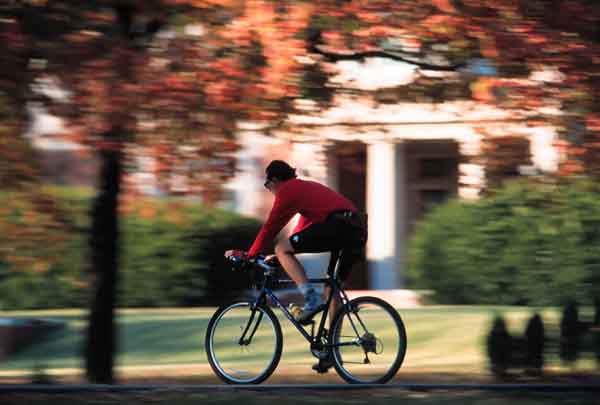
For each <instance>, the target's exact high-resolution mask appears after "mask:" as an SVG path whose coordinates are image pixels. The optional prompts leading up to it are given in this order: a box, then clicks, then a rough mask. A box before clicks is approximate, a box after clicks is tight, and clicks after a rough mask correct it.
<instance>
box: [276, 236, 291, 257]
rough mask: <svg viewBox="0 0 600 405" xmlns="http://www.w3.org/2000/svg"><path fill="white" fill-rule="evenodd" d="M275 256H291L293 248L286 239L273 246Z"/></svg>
mask: <svg viewBox="0 0 600 405" xmlns="http://www.w3.org/2000/svg"><path fill="white" fill-rule="evenodd" d="M275 254H276V255H278V256H279V255H293V254H294V248H293V247H292V245H291V244H290V242H289V241H288V240H287V239H284V240H280V241H279V242H277V244H276V245H275Z"/></svg>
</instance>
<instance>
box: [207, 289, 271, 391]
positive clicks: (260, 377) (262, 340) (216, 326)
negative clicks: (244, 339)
mask: <svg viewBox="0 0 600 405" xmlns="http://www.w3.org/2000/svg"><path fill="white" fill-rule="evenodd" d="M252 305H254V303H253V302H252V301H248V300H236V301H233V302H230V303H228V304H225V305H222V306H221V307H219V308H218V309H217V310H216V311H215V313H214V314H213V316H212V318H211V319H210V322H209V323H208V327H207V329H206V336H205V349H206V355H207V357H208V362H209V364H210V366H211V368H212V370H213V372H214V373H215V374H216V375H217V376H218V377H219V378H220V379H221V380H222V381H224V382H226V383H228V384H260V383H261V382H263V381H265V380H266V379H267V378H269V376H270V375H271V374H273V372H274V371H275V369H276V368H277V365H278V364H279V360H280V359H281V352H282V349H283V336H282V333H281V326H280V324H279V321H278V320H277V317H276V316H275V314H274V313H273V311H272V310H271V309H270V308H269V307H266V306H262V305H261V306H258V307H257V311H256V312H255V314H254V318H255V319H253V321H252V322H257V323H258V325H257V326H256V329H255V330H256V332H257V334H255V335H254V336H253V338H252V342H251V343H250V344H248V345H243V344H240V342H239V338H240V335H241V333H234V331H239V330H244V328H246V327H247V325H248V320H249V319H250V316H251V315H252V310H251V308H252ZM234 310H235V313H234V315H237V318H239V319H236V318H235V316H234V317H233V318H232V319H231V321H230V322H226V323H224V322H223V320H224V319H225V318H226V317H228V319H229V316H230V315H231V313H233V312H234ZM238 310H239V311H238ZM246 314H247V316H246ZM260 314H262V316H260ZM257 316H260V319H258V318H257ZM265 316H266V319H267V320H269V323H270V326H271V328H270V331H271V332H272V334H273V335H272V336H269V334H270V333H271V332H270V331H269V328H265V329H260V330H259V329H258V328H259V327H261V324H262V323H265V322H264V321H265ZM253 325H254V324H252V325H251V326H250V329H252V328H253V327H254V326H253ZM267 326H268V325H267ZM217 332H219V335H218V336H219V339H221V332H223V334H224V338H223V340H224V342H225V343H222V342H221V341H219V342H216V341H215V337H216V333H217ZM225 337H226V338H225ZM217 346H219V347H218V348H219V350H220V349H221V348H223V349H224V352H223V354H219V355H217V353H216V349H217ZM229 349H231V352H230V351H229ZM252 349H254V350H260V351H262V350H265V353H264V356H262V357H266V363H265V364H266V366H265V367H264V368H261V367H260V366H259V367H258V370H259V371H257V372H255V373H254V375H252V376H249V377H245V378H244V377H242V376H241V375H243V374H250V372H251V371H252V370H253V369H254V367H255V365H254V363H252V361H254V360H253V358H257V357H258V356H257V353H253V354H252V355H251V356H250V359H248V360H246V363H244V361H243V359H242V357H244V355H245V354H247V353H249V352H250V350H252ZM237 350H239V352H237ZM245 350H248V352H247V353H244V351H245ZM260 354H262V353H260ZM260 354H259V356H260ZM236 356H237V357H236ZM269 357H270V358H269ZM258 360H263V359H258ZM230 363H231V364H230ZM237 363H239V364H237ZM233 366H235V368H234V367H233ZM238 366H239V368H237V367H238ZM244 368H245V369H244Z"/></svg>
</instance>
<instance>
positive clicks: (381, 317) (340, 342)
mask: <svg viewBox="0 0 600 405" xmlns="http://www.w3.org/2000/svg"><path fill="white" fill-rule="evenodd" d="M330 333H331V335H330V336H331V340H330V341H331V342H332V344H333V348H332V355H333V360H334V366H335V369H336V371H337V373H338V374H339V375H340V377H342V378H343V379H344V380H346V381H347V382H349V383H353V384H383V383H386V382H387V381H389V380H390V379H391V378H392V377H394V375H396V373H397V372H398V369H399V368H400V366H401V365H402V362H403V361H404V356H405V354H406V346H407V340H406V331H405V329H404V323H403V322H402V318H400V315H398V312H396V310H395V309H394V308H393V307H392V306H391V305H389V304H388V303H387V302H385V301H383V300H381V299H379V298H375V297H359V298H356V299H353V300H352V301H350V303H349V307H348V306H346V307H342V308H340V311H339V312H338V313H337V315H336V317H335V319H334V321H333V324H332V327H331V332H330Z"/></svg>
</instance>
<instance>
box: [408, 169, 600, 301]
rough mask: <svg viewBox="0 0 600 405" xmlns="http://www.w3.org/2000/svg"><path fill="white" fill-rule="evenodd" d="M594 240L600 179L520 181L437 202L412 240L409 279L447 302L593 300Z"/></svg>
mask: <svg viewBox="0 0 600 405" xmlns="http://www.w3.org/2000/svg"><path fill="white" fill-rule="evenodd" d="M599 248H600V187H599V186H598V185H596V184H595V183H593V182H591V181H586V180H580V181H576V182H572V183H565V184H558V185H557V184H542V183H536V182H532V181H517V182H513V183H509V184H508V185H506V186H505V187H504V188H502V189H500V190H498V191H497V192H496V193H495V194H494V195H492V196H489V197H486V198H482V199H480V200H478V201H474V202H472V201H460V200H453V201H450V202H448V203H446V204H444V205H441V206H439V207H437V208H436V209H434V210H433V211H432V212H431V213H430V214H429V215H428V216H427V217H426V218H425V219H424V220H423V221H422V222H421V223H420V224H418V226H417V229H416V232H415V235H414V237H413V239H412V241H411V245H410V248H409V270H408V280H409V283H410V285H411V287H415V288H425V289H430V290H433V291H434V299H435V300H436V301H437V302H440V303H447V304H522V305H523V304H528V305H560V304H562V303H564V302H566V301H567V300H569V299H576V300H578V301H579V302H591V299H592V298H593V297H594V296H597V295H598V292H599V288H600V267H599V266H600V249H599Z"/></svg>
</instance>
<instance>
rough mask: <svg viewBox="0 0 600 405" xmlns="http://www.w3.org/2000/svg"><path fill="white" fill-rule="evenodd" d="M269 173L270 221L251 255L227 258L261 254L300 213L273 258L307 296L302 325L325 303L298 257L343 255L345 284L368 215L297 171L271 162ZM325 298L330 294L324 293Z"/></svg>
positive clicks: (358, 254) (362, 239) (231, 253)
mask: <svg viewBox="0 0 600 405" xmlns="http://www.w3.org/2000/svg"><path fill="white" fill-rule="evenodd" d="M265 173H266V181H265V183H264V186H265V187H266V188H267V189H268V190H269V191H270V192H271V193H273V194H274V195H275V201H274V202H273V207H272V208H271V212H270V214H269V216H268V218H267V221H266V222H265V223H264V224H263V226H262V228H261V230H260V232H259V233H258V235H257V237H256V239H255V241H254V243H253V244H252V247H251V248H250V250H249V251H248V252H247V253H246V252H243V251H240V250H228V251H227V252H225V256H226V257H230V256H246V257H249V258H252V257H255V256H257V255H258V254H260V253H263V252H264V251H265V249H266V248H267V246H268V245H269V243H271V241H273V239H274V238H275V237H276V236H277V234H278V233H279V232H280V231H281V229H282V228H283V227H284V226H285V225H286V224H287V223H288V222H289V221H290V219H292V217H293V216H294V215H295V214H297V213H299V214H300V219H299V221H298V224H297V225H296V227H295V228H294V230H293V231H292V235H291V236H290V237H289V238H287V239H286V238H282V239H281V240H279V241H278V242H277V243H276V245H275V255H276V256H277V259H279V262H280V263H281V265H282V267H283V269H284V270H285V271H286V273H287V274H288V275H289V276H290V278H291V279H292V280H293V281H294V282H295V283H296V285H297V286H298V288H299V289H300V291H301V292H302V294H303V296H304V307H303V308H302V313H301V314H300V316H299V317H298V321H300V322H304V321H307V320H309V319H311V318H312V317H313V316H314V315H315V314H316V313H317V312H319V311H320V310H322V309H323V306H324V300H323V296H322V295H321V294H319V293H317V292H316V290H315V286H314V285H312V284H311V283H309V282H308V279H307V277H306V272H305V270H304V268H303V266H302V264H301V263H300V262H299V261H298V259H297V258H296V257H295V254H296V253H319V252H328V251H334V250H338V249H341V252H342V255H341V258H340V264H339V270H338V276H339V278H340V280H342V281H343V280H345V279H346V278H347V276H348V274H349V272H350V270H351V267H352V265H353V264H354V263H356V262H357V261H358V260H359V259H360V258H361V257H362V249H363V248H364V245H365V243H366V241H367V223H366V215H365V214H363V213H359V212H358V210H357V208H356V207H355V206H354V204H352V202H350V201H349V200H348V199H347V198H345V197H344V196H342V195H340V194H338V193H336V192H335V191H333V190H331V189H330V188H328V187H326V186H324V185H322V184H320V183H318V182H315V181H308V180H301V179H298V178H297V176H296V169H294V168H292V167H291V166H290V165H289V164H287V163H286V162H284V161H281V160H273V161H272V162H271V163H270V164H269V165H268V166H267V168H266V170H265ZM327 294H328V291H325V295H327ZM332 304H333V305H332V313H335V312H334V311H335V309H336V307H337V302H335V300H334V302H333V303H332ZM327 366H329V364H327ZM313 368H315V367H313ZM327 368H329V367H326V368H325V371H326V369H327ZM315 369H316V370H317V368H315ZM321 370H322V368H321V369H320V370H317V371H321Z"/></svg>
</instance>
